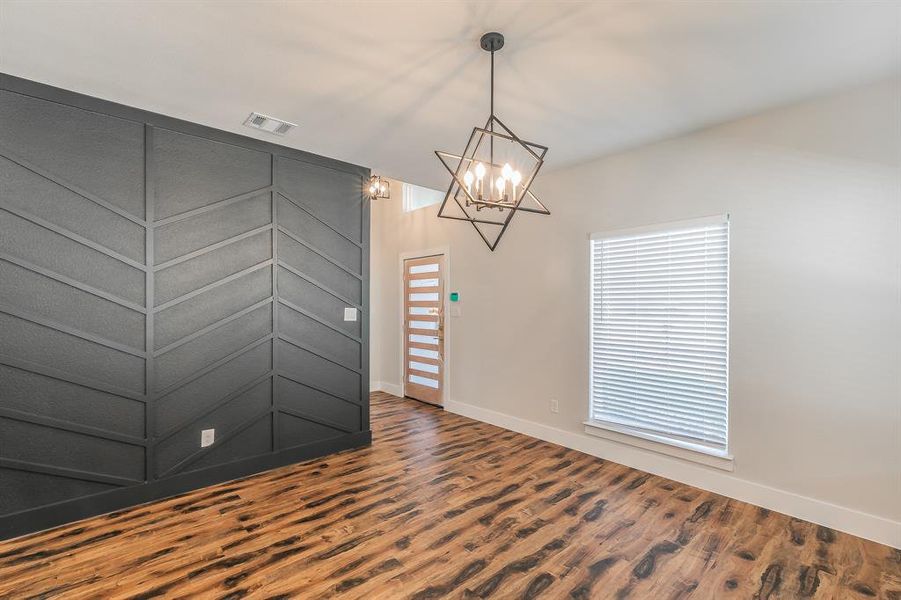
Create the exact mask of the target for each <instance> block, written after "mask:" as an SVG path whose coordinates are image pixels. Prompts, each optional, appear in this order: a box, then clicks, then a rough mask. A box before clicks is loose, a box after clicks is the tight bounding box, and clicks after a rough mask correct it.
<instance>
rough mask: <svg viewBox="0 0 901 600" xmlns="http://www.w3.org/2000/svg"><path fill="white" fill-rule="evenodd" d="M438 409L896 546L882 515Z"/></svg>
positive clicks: (607, 443) (463, 406)
mask: <svg viewBox="0 0 901 600" xmlns="http://www.w3.org/2000/svg"><path fill="white" fill-rule="evenodd" d="M386 391H387V390H386ZM444 409H445V410H447V411H448V412H452V413H456V414H458V415H463V416H464V417H469V418H471V419H475V420H477V421H482V422H484V423H489V424H491V425H497V426H498V427H503V428H505V429H510V430H512V431H516V432H519V433H523V434H526V435H529V436H532V437H535V438H538V439H541V440H544V441H546V442H552V443H554V444H559V445H560V446H564V447H566V448H570V449H572V450H578V451H580V452H584V453H585V454H590V455H592V456H597V457H598V458H603V459H605V460H609V461H612V462H616V463H619V464H622V465H626V466H628V467H632V468H635V469H640V470H642V471H646V472H648V473H653V474H654V475H659V476H661V477H666V478H667V479H674V480H676V481H680V482H682V483H686V484H688V485H692V486H695V487H698V488H702V489H705V490H708V491H711V492H715V493H717V494H721V495H723V496H728V497H729V498H734V499H736V500H741V501H742V502H748V503H750V504H754V505H757V506H761V507H763V508H766V509H769V510H773V511H776V512H780V513H784V514H787V515H791V516H793V517H797V518H799V519H804V520H805V521H810V522H812V523H816V524H818V525H824V526H826V527H830V528H833V529H837V530H839V531H844V532H846V533H850V534H852V535H856V536H859V537H862V538H866V539H868V540H872V541H874V542H878V543H880V544H886V545H888V546H892V547H893V548H901V523H899V522H897V521H892V520H890V519H886V518H884V517H879V516H876V515H871V514H868V513H863V512H860V511H857V510H854V509H851V508H846V507H844V506H838V505H835V504H830V503H828V502H824V501H822V500H817V499H815V498H809V497H807V496H801V495H799V494H795V493H794V492H788V491H785V490H780V489H777V488H773V487H769V486H767V485H763V484H760V483H754V482H753V481H748V480H746V479H740V478H738V477H735V476H734V475H732V474H730V473H727V472H724V471H722V470H719V469H713V468H709V467H705V466H702V465H699V464H696V463H691V462H687V461H682V460H679V459H677V458H672V457H669V456H664V455H662V454H657V453H654V452H651V451H647V450H642V449H640V448H636V447H634V446H629V445H627V444H620V443H617V442H614V441H611V440H605V439H599V438H596V437H593V436H589V435H586V434H580V433H575V432H571V431H565V430H563V429H558V428H556V427H551V426H549V425H543V424H541V423H536V422H534V421H528V420H526V419H522V418H519V417H514V416H511V415H507V414H504V413H501V412H497V411H494V410H490V409H487V408H482V407H480V406H475V405H472V404H467V403H464V402H458V401H456V400H449V401H447V402H445V404H444Z"/></svg>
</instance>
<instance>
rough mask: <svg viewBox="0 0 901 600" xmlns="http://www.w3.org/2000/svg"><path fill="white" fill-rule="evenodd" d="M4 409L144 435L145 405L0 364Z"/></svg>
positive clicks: (133, 434)
mask: <svg viewBox="0 0 901 600" xmlns="http://www.w3.org/2000/svg"><path fill="white" fill-rule="evenodd" d="M0 390H3V408H4V409H10V410H15V411H19V412H23V413H28V414H31V415H35V416H38V417H46V418H51V419H56V420H58V421H62V422H67V423H72V424H75V425H83V426H85V427H95V428H98V429H102V430H106V431H111V432H114V433H120V434H123V435H130V436H133V437H137V438H140V437H143V435H144V404H143V403H142V402H139V401H137V400H131V399H128V398H123V397H121V396H115V395H113V394H109V393H106V392H101V391H99V390H92V389H90V388H86V387H84V386H80V385H76V384H74V383H69V382H67V381H63V380H61V379H56V378H53V377H47V376H45V375H39V374H37V373H29V372H28V371H25V370H22V369H16V368H14V367H8V366H6V365H2V364H0Z"/></svg>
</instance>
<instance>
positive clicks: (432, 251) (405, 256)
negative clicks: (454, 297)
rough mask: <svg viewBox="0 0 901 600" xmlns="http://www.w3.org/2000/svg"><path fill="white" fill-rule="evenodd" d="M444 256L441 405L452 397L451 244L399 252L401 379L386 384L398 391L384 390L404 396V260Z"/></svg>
mask: <svg viewBox="0 0 901 600" xmlns="http://www.w3.org/2000/svg"><path fill="white" fill-rule="evenodd" d="M438 255H443V256H444V273H443V277H444V297H443V298H442V299H441V302H442V304H443V308H444V315H445V318H444V375H443V379H442V381H441V385H442V392H441V406H444V405H445V403H446V402H447V401H448V400H449V399H450V397H451V395H450V337H451V327H450V305H449V301H448V297H449V296H450V292H449V291H448V290H450V282H451V268H450V264H451V263H450V260H451V259H450V246H439V247H437V248H426V249H425V250H410V251H407V252H401V253H400V254H398V271H397V272H398V274H399V276H400V282H399V289H400V295H399V296H398V298H400V302H399V304H400V306H399V307H398V309H397V315H398V322H397V326H398V327H400V332H401V336H400V340H401V344H400V374H399V375H400V377H399V379H398V381H400V386H397V385H396V384H389V383H385V384H384V385H390V386H392V387H393V389H395V390H397V391H396V392H392V391H389V390H386V389H383V390H382V391H385V392H388V393H390V394H394V395H395V396H401V397H403V396H404V373H405V372H404V366H405V365H406V364H407V357H406V356H404V343H403V342H404V335H403V331H404V316H405V315H404V261H405V260H409V259H411V258H426V257H428V256H438Z"/></svg>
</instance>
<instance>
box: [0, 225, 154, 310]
mask: <svg viewBox="0 0 901 600" xmlns="http://www.w3.org/2000/svg"><path fill="white" fill-rule="evenodd" d="M0 252H2V253H6V254H11V255H12V256H15V257H17V258H20V259H22V260H25V261H27V262H29V263H31V264H34V265H37V266H39V267H44V268H46V269H50V270H51V271H53V272H54V273H57V274H61V275H66V276H67V277H71V278H73V279H76V280H77V281H80V282H81V283H84V284H87V285H90V286H92V287H95V288H99V289H101V290H103V291H106V292H109V293H111V294H113V295H115V296H117V297H119V298H122V299H124V300H127V301H130V302H134V303H137V304H143V303H144V274H143V273H142V272H141V271H140V270H138V269H136V268H135V267H133V266H129V265H127V264H125V263H123V262H121V261H119V260H116V259H114V258H111V257H109V256H107V255H106V254H103V253H102V252H99V251H97V250H95V249H94V248H90V247H88V246H85V245H83V244H80V243H78V242H75V241H73V240H71V239H69V238H67V237H63V236H61V235H59V234H57V233H54V232H53V231H50V230H48V229H46V228H43V227H40V226H38V225H35V224H34V223H31V222H29V221H26V220H25V219H22V218H20V217H18V216H16V215H13V214H11V213H8V212H6V211H3V210H0Z"/></svg>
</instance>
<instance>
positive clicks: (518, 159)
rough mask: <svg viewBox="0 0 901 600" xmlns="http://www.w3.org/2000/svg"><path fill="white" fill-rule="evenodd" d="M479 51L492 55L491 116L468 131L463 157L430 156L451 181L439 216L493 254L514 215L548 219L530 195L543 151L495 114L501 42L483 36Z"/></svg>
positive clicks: (489, 35)
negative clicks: (466, 225) (463, 225)
mask: <svg viewBox="0 0 901 600" xmlns="http://www.w3.org/2000/svg"><path fill="white" fill-rule="evenodd" d="M479 45H480V46H481V48H482V50H485V51H487V52H490V53H491V88H490V93H491V114H490V116H489V117H488V121H487V122H486V123H485V126H484V127H473V129H472V133H471V134H470V136H469V141H468V142H467V143H466V148H465V149H464V150H463V153H462V154H451V153H449V152H443V151H441V150H436V151H435V154H436V155H437V156H438V159H439V160H440V161H441V164H442V165H444V168H445V169H447V171H448V173H450V175H451V183H450V186H449V187H448V188H447V194H446V195H445V196H444V202H442V203H441V208H440V209H439V210H438V216H439V217H441V218H443V219H455V220H457V221H469V222H470V223H472V226H473V227H475V230H476V231H477V232H479V235H480V236H481V237H482V239H483V240H484V241H485V244H487V245H488V248H489V249H490V250H491V251H492V252H493V251H494V249H495V248H497V245H498V243H499V242H500V241H501V237H503V235H504V232H505V231H507V226H508V225H509V224H510V220H511V219H512V218H513V215H514V214H515V213H517V212H530V213H537V214H541V215H549V214H551V213H550V211H549V210H548V209H547V208H545V206H544V205H543V204H542V203H541V202H540V201H539V200H538V198H537V197H536V196H535V194H533V193H532V192H531V190H530V189H529V188H530V187H531V186H532V182H533V181H534V180H535V176H536V175H537V174H538V170H539V169H541V165H542V164H544V156H545V154H547V150H548V149H547V147H546V146H541V145H540V144H535V143H532V142H527V141H524V140H522V139H520V138H519V137H518V136H517V135H516V134H515V133H513V131H512V130H511V129H510V128H509V127H507V126H506V125H504V123H503V122H501V120H500V119H498V118H497V115H495V114H494V53H495V52H496V51H498V50H500V49H501V48H503V47H504V36H503V35H501V34H500V33H497V32H490V33H486V34H485V35H483V36H482V39H481V40H480V41H479ZM495 211H497V212H495Z"/></svg>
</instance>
